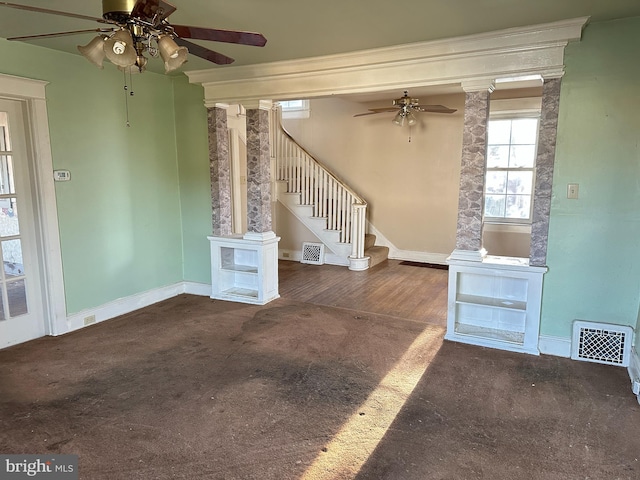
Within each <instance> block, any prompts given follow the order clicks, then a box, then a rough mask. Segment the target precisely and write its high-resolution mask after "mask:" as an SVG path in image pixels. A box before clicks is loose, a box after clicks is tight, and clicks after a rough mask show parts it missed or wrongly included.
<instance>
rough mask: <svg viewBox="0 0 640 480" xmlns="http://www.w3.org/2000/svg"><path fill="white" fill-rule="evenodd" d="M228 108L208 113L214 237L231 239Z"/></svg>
mask: <svg viewBox="0 0 640 480" xmlns="http://www.w3.org/2000/svg"><path fill="white" fill-rule="evenodd" d="M228 107H229V106H228V105H226V104H216V106H215V107H213V108H208V109H207V119H208V124H209V170H210V174H211V207H212V218H211V223H212V227H213V235H215V236H225V235H231V233H232V228H231V162H230V160H229V133H228V129H227V108H228Z"/></svg>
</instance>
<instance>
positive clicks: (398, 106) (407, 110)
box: [354, 90, 457, 127]
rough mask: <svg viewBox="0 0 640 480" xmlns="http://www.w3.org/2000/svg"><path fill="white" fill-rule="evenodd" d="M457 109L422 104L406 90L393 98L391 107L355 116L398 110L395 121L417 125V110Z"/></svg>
mask: <svg viewBox="0 0 640 480" xmlns="http://www.w3.org/2000/svg"><path fill="white" fill-rule="evenodd" d="M456 111H457V110H456V109H454V108H448V107H445V106H444V105H420V100H418V99H417V98H411V97H410V96H409V93H408V92H407V91H406V90H405V92H404V95H403V96H402V97H400V98H396V99H395V100H393V103H392V105H391V106H390V107H382V108H370V109H369V111H368V112H365V113H358V114H356V115H354V117H362V116H365V115H375V114H377V113H385V112H396V115H395V117H394V118H393V120H392V121H393V123H395V124H396V125H399V126H401V127H402V126H404V125H409V126H412V125H415V124H416V122H417V119H416V117H415V115H414V113H415V112H430V113H454V112H456Z"/></svg>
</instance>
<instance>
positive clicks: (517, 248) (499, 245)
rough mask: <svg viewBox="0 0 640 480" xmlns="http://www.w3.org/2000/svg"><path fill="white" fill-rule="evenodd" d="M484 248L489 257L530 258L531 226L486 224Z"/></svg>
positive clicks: (484, 227)
mask: <svg viewBox="0 0 640 480" xmlns="http://www.w3.org/2000/svg"><path fill="white" fill-rule="evenodd" d="M482 246H483V247H484V248H485V249H486V250H487V253H488V254H489V255H497V256H500V257H522V258H529V248H530V246H531V225H516V224H500V223H485V224H483V226H482Z"/></svg>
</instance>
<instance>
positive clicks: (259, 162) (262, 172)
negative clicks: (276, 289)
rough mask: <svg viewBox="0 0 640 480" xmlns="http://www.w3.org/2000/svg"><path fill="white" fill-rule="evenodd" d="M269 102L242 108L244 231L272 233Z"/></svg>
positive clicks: (270, 105) (262, 101) (270, 103)
mask: <svg viewBox="0 0 640 480" xmlns="http://www.w3.org/2000/svg"><path fill="white" fill-rule="evenodd" d="M271 107H272V102H271V101H264V100H261V101H260V102H257V103H255V104H253V105H245V108H246V111H247V230H248V233H253V234H265V233H268V232H270V233H271V234H272V235H275V234H273V232H272V231H271V229H272V224H271V157H270V144H269V139H270V136H269V116H270V112H271Z"/></svg>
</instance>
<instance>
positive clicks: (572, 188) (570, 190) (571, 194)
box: [567, 183, 580, 200]
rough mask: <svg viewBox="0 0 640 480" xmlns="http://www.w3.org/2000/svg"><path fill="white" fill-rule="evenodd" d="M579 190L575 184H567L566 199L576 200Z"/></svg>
mask: <svg viewBox="0 0 640 480" xmlns="http://www.w3.org/2000/svg"><path fill="white" fill-rule="evenodd" d="M579 190H580V186H579V185H578V184H577V183H569V184H567V198H571V199H573V200H577V199H578V192H579Z"/></svg>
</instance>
